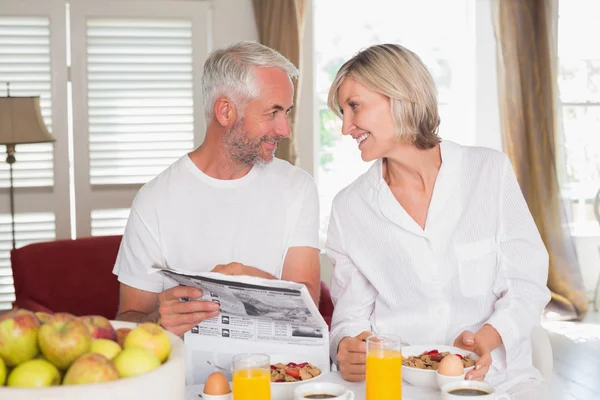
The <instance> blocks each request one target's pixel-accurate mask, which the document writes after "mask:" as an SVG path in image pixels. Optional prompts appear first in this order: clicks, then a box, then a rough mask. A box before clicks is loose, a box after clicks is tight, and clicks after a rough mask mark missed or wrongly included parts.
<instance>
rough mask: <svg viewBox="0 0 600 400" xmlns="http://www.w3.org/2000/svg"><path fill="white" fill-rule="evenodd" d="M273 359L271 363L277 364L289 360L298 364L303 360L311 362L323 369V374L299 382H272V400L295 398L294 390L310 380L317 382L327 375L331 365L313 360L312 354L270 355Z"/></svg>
mask: <svg viewBox="0 0 600 400" xmlns="http://www.w3.org/2000/svg"><path fill="white" fill-rule="evenodd" d="M269 358H270V359H271V364H272V365H275V364H277V363H282V364H287V363H289V362H294V363H296V364H300V363H303V362H309V363H311V364H312V365H314V366H315V367H317V368H319V369H320V370H321V375H319V376H315V377H314V378H311V379H307V380H305V381H297V382H271V400H290V399H293V398H294V390H296V388H297V387H299V386H300V385H303V384H305V383H308V382H315V381H316V380H318V379H320V378H321V377H322V376H323V375H325V374H326V373H327V372H328V371H329V369H330V367H329V365H322V363H319V362H318V361H316V360H312V359H311V357H310V356H304V357H303V356H298V355H291V356H289V355H282V354H276V355H269Z"/></svg>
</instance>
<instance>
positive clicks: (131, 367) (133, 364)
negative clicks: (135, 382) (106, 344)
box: [113, 347, 160, 378]
mask: <svg viewBox="0 0 600 400" xmlns="http://www.w3.org/2000/svg"><path fill="white" fill-rule="evenodd" d="M113 363H114V365H115V367H116V368H117V371H119V376H120V377H121V378H128V377H131V376H136V375H141V374H144V373H146V372H149V371H152V370H153V369H156V368H158V367H160V360H159V359H158V358H157V357H156V355H154V353H153V352H151V351H149V350H146V349H142V348H140V347H130V348H127V349H124V350H123V351H122V352H120V353H119V354H118V355H117V356H116V357H115V359H114V360H113Z"/></svg>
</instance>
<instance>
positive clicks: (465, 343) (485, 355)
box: [454, 331, 492, 381]
mask: <svg viewBox="0 0 600 400" xmlns="http://www.w3.org/2000/svg"><path fill="white" fill-rule="evenodd" d="M454 347H459V348H461V349H464V350H467V351H471V352H473V353H475V354H477V355H478V356H479V360H477V361H475V368H473V369H472V370H471V371H469V372H468V373H467V375H466V376H465V379H467V380H474V381H482V380H483V379H484V378H485V374H487V373H488V370H489V369H490V365H492V355H491V353H490V351H489V350H488V349H487V348H486V346H484V345H483V343H481V341H480V340H477V337H476V335H475V334H474V333H473V332H471V331H464V332H463V333H461V334H460V335H458V337H457V338H456V339H455V340H454Z"/></svg>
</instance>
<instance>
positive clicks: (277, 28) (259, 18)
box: [252, 0, 306, 164]
mask: <svg viewBox="0 0 600 400" xmlns="http://www.w3.org/2000/svg"><path fill="white" fill-rule="evenodd" d="M252 3H253V5H254V17H255V19H256V26H257V28H258V37H259V41H260V43H262V44H264V45H265V46H269V47H271V48H272V49H275V50H277V51H278V52H280V53H281V54H283V55H284V56H285V57H287V58H288V60H290V61H291V62H292V63H293V64H294V65H295V66H296V68H298V69H300V58H301V54H302V36H303V31H304V15H305V12H306V0H253V1H252ZM301 75H302V74H301ZM299 88H300V85H299V79H298V80H296V81H295V82H294V105H295V107H294V108H293V109H292V112H291V113H290V117H289V120H290V129H291V131H292V134H291V136H290V138H289V139H284V140H282V141H281V142H280V143H279V146H278V147H277V152H276V153H275V155H276V156H277V157H278V158H281V159H283V160H287V161H289V162H290V163H292V164H296V161H297V152H296V115H297V114H296V110H297V109H298V99H299Z"/></svg>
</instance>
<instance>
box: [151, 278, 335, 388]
mask: <svg viewBox="0 0 600 400" xmlns="http://www.w3.org/2000/svg"><path fill="white" fill-rule="evenodd" d="M159 272H160V273H161V274H163V275H164V276H166V277H168V278H170V279H172V280H174V281H175V282H177V283H178V284H180V285H185V286H192V287H196V288H199V289H202V292H203V297H202V298H201V299H195V300H207V301H213V302H215V303H218V304H219V305H220V308H221V313H220V314H219V315H218V316H217V317H215V318H211V319H208V320H205V321H203V322H201V323H200V324H199V325H197V326H196V327H194V328H192V330H190V331H189V332H187V333H186V334H185V336H184V341H185V347H186V379H187V384H188V385H196V384H203V383H204V381H205V380H206V377H207V376H208V375H209V374H211V373H212V372H215V369H214V368H213V367H211V366H210V365H208V363H207V360H209V361H211V362H213V363H214V364H216V365H219V366H222V367H225V368H231V359H232V358H233V356H234V355H235V354H239V353H264V354H268V355H269V356H270V357H271V364H275V363H277V362H283V363H285V364H287V363H288V362H295V363H301V362H310V363H312V364H313V365H316V366H317V367H319V368H320V369H321V370H322V371H329V369H330V364H329V330H328V328H327V324H326V323H325V320H324V319H323V317H322V316H321V314H320V313H319V310H318V309H317V306H316V305H315V303H314V302H313V300H312V298H311V296H310V293H309V292H308V289H307V288H306V286H305V285H303V284H299V283H295V282H288V281H280V280H269V279H262V278H255V277H250V276H231V275H224V274H220V273H215V272H204V273H186V272H183V271H174V270H168V269H161V270H160V271H159ZM181 301H194V299H181ZM228 379H231V376H230V375H229V376H228Z"/></svg>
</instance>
